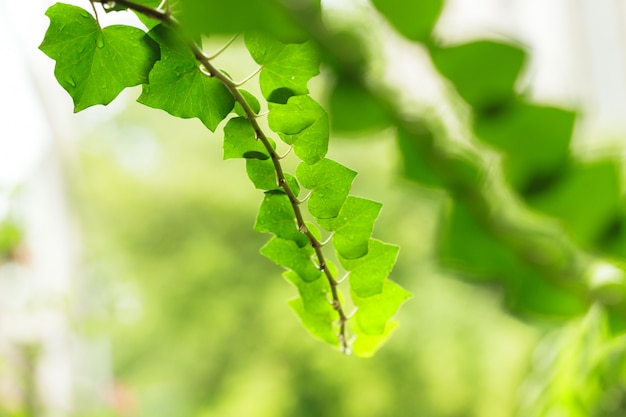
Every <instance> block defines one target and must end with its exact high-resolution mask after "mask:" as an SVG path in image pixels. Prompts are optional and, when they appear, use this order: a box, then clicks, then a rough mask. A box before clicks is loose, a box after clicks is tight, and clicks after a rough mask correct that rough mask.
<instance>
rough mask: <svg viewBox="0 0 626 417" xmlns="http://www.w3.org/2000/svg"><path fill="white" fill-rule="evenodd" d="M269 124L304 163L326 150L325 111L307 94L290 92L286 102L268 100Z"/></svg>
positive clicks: (316, 158) (315, 160) (326, 121)
mask: <svg viewBox="0 0 626 417" xmlns="http://www.w3.org/2000/svg"><path fill="white" fill-rule="evenodd" d="M268 123H269V126H270V128H271V129H272V130H273V131H274V132H277V133H278V134H279V136H280V137H281V139H282V140H283V141H284V142H285V143H287V144H288V145H293V149H294V152H295V153H296V155H298V157H299V158H300V159H302V160H303V161H304V162H306V163H307V164H314V163H316V162H317V161H319V160H320V159H322V158H323V157H324V156H325V155H326V152H327V151H328V137H329V126H328V115H327V114H326V112H325V111H324V109H323V108H322V107H321V106H320V105H319V104H317V103H316V102H315V100H313V99H312V98H311V97H309V96H294V97H291V98H289V100H288V101H287V103H286V104H274V103H270V113H269V115H268Z"/></svg>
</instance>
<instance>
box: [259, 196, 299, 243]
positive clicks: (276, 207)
mask: <svg viewBox="0 0 626 417" xmlns="http://www.w3.org/2000/svg"><path fill="white" fill-rule="evenodd" d="M254 230H255V231H257V232H265V233H273V234H275V235H276V236H277V237H279V238H282V239H288V240H292V241H294V242H296V243H297V244H298V246H299V247H302V246H305V245H306V244H307V243H309V239H308V238H307V237H306V235H305V234H303V233H302V232H300V231H299V230H298V228H297V226H296V220H295V216H294V212H293V207H292V206H291V202H290V201H289V197H287V194H285V193H284V192H283V191H280V190H273V191H268V192H266V193H265V198H264V199H263V203H261V207H260V208H259V214H258V216H257V219H256V223H255V225H254Z"/></svg>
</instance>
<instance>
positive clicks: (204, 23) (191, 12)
mask: <svg viewBox="0 0 626 417" xmlns="http://www.w3.org/2000/svg"><path fill="white" fill-rule="evenodd" d="M180 3H181V4H182V10H183V16H181V23H182V24H183V25H184V26H185V27H186V28H188V29H189V30H192V31H195V32H197V33H204V34H217V33H240V32H249V31H260V32H265V33H268V34H271V35H273V36H278V37H280V38H281V39H285V40H291V41H299V40H302V39H303V38H304V37H305V34H304V33H303V31H302V29H301V28H300V25H298V23H297V22H296V21H295V20H294V19H293V18H292V16H291V14H290V13H288V11H287V10H286V8H285V7H284V5H283V4H281V2H280V1H277V0H264V1H259V0H230V1H226V2H225V1H223V0H180ZM298 9H299V12H300V11H301V12H302V13H305V16H307V17H308V18H310V19H319V14H320V2H319V0H299V1H298Z"/></svg>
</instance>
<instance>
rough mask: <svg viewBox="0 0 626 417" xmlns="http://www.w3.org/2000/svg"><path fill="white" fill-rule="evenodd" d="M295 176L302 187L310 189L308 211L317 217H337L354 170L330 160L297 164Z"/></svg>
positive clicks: (353, 175)
mask: <svg viewBox="0 0 626 417" xmlns="http://www.w3.org/2000/svg"><path fill="white" fill-rule="evenodd" d="M296 176H297V178H298V180H300V183H301V184H302V186H303V187H304V188H308V189H309V190H311V196H310V198H309V200H308V207H309V212H311V214H312V215H313V216H315V217H316V218H318V219H328V218H331V217H337V215H338V214H339V210H340V209H341V206H342V205H343V203H344V201H345V200H346V198H347V197H348V193H349V192H350V187H351V186H352V181H354V177H356V172H355V171H352V170H351V169H349V168H346V167H345V166H343V165H341V164H339V163H337V162H335V161H333V160H330V159H322V160H321V161H319V162H317V163H315V164H313V165H309V164H307V163H306V162H303V163H301V164H300V165H298V168H297V169H296Z"/></svg>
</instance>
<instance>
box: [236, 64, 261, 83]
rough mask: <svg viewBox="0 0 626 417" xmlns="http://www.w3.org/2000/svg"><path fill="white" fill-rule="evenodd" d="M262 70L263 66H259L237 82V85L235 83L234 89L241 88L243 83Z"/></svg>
mask: <svg viewBox="0 0 626 417" xmlns="http://www.w3.org/2000/svg"><path fill="white" fill-rule="evenodd" d="M262 69H263V66H260V67H259V68H257V69H256V70H255V71H254V72H253V73H252V74H250V75H248V76H247V77H246V78H244V79H243V80H241V81H239V82H238V83H235V87H241V86H242V85H244V84H245V83H247V82H248V81H250V80H251V79H253V78H254V77H255V76H256V75H257V74H258V73H259V72H261V70H262Z"/></svg>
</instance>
